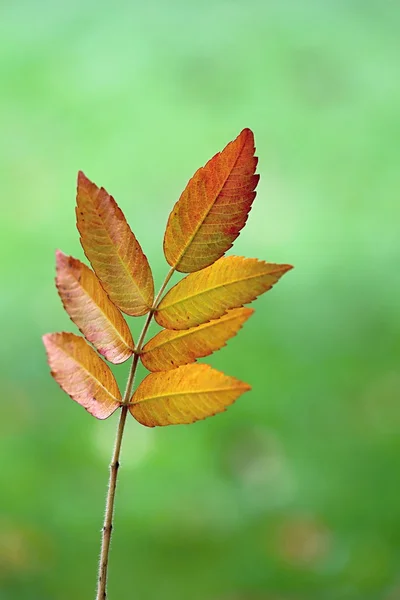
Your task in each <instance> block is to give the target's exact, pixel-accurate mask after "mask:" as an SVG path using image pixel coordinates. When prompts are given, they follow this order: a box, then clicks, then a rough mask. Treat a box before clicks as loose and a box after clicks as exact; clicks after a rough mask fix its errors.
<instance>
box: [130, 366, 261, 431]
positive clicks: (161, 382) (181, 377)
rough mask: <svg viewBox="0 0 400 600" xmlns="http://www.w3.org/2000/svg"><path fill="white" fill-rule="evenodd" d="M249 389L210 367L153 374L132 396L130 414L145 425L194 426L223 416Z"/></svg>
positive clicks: (182, 368)
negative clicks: (190, 424)
mask: <svg viewBox="0 0 400 600" xmlns="http://www.w3.org/2000/svg"><path fill="white" fill-rule="evenodd" d="M248 390H250V386H249V385H247V384H246V383H243V382H242V381H239V380H238V379H235V378H234V377H228V376H227V375H224V374H223V373H220V372H219V371H216V370H215V369H212V368H211V367H210V366H209V365H204V364H194V365H185V366H183V367H178V368H177V369H173V370H171V371H161V372H159V373H150V375H148V376H147V377H146V378H145V379H144V380H143V381H142V383H141V384H140V385H139V387H138V389H137V390H136V391H135V393H134V394H133V396H132V400H131V404H130V405H129V410H130V411H131V413H132V415H133V416H134V418H135V419H136V420H137V421H139V423H142V425H146V426H147V427H155V426H157V425H179V424H185V423H186V424H187V423H194V422H195V421H198V420H200V419H205V418H206V417H211V416H212V415H215V414H216V413H219V412H222V411H224V410H225V409H226V407H227V406H229V405H230V404H232V403H233V402H234V401H235V400H236V399H237V398H238V397H239V396H240V395H241V394H243V393H244V392H246V391H248Z"/></svg>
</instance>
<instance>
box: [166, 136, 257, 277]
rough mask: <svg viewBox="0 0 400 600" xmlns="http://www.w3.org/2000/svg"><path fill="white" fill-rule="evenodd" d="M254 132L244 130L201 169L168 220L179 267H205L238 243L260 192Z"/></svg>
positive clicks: (171, 259)
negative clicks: (256, 171) (256, 173)
mask: <svg viewBox="0 0 400 600" xmlns="http://www.w3.org/2000/svg"><path fill="white" fill-rule="evenodd" d="M254 151H255V148H254V136H253V132H252V131H250V129H243V131H242V132H241V133H240V135H239V136H238V137H237V138H236V139H235V140H234V141H233V142H230V143H229V144H228V145H227V146H226V147H225V148H224V150H222V152H219V153H218V154H216V155H215V156H214V157H213V158H212V159H211V160H209V161H208V163H207V164H206V165H205V166H204V167H202V168H201V169H199V170H198V171H196V173H195V174H194V176H193V177H192V179H191V180H190V181H189V183H188V184H187V186H186V189H185V190H184V192H183V193H182V195H181V197H180V198H179V200H178V202H177V203H176V204H175V206H174V208H173V209H172V212H171V214H170V216H169V219H168V224H167V230H166V232H165V237H164V253H165V257H166V259H167V261H168V263H169V264H170V265H171V267H174V268H175V269H176V270H177V271H181V272H182V273H191V272H192V271H199V270H200V269H203V268H204V267H207V266H208V265H211V264H212V263H213V262H214V261H216V260H217V259H218V258H220V257H221V256H222V255H223V254H225V252H226V251H227V250H228V249H229V248H230V247H231V246H232V244H233V242H234V240H235V239H236V238H237V236H238V235H239V232H240V230H241V229H242V227H243V226H244V224H245V223H246V221H247V215H248V213H249V210H250V208H251V205H252V203H253V200H254V198H255V196H256V193H255V191H254V190H255V188H256V185H257V183H258V179H259V175H255V174H254V173H255V170H256V166H257V158H256V157H255V156H254Z"/></svg>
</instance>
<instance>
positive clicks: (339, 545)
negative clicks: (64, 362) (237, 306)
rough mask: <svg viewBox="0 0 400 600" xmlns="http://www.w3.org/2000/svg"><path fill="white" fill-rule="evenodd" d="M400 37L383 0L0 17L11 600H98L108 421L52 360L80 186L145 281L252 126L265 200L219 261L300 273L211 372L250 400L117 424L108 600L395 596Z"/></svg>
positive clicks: (395, 9)
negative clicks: (124, 221)
mask: <svg viewBox="0 0 400 600" xmlns="http://www.w3.org/2000/svg"><path fill="white" fill-rule="evenodd" d="M399 17H400V4H399V3H398V2H396V1H393V2H390V1H389V0H376V1H369V0H359V1H357V0H348V1H345V0H337V1H334V0H326V1H323V0H320V1H319V2H318V1H313V0H299V1H295V0H291V1H289V0H249V1H247V2H245V1H244V0H237V1H235V0H230V1H228V0H215V1H214V2H212V1H209V0H203V2H184V1H183V0H181V1H178V0H173V1H172V2H161V1H160V0H153V1H150V2H147V3H143V2H142V3H139V2H129V1H128V0H126V1H124V0H121V1H120V2H115V3H110V4H108V3H105V2H94V1H92V0H89V1H87V2H78V1H77V0H72V1H70V2H68V3H63V2H44V1H40V0H25V1H23V0H17V1H16V2H8V3H7V4H6V3H2V5H1V8H0V81H1V91H0V128H1V131H2V134H1V142H0V155H1V156H0V170H1V171H0V172H1V197H2V200H1V202H2V219H1V229H2V231H1V237H0V244H1V257H2V292H1V295H0V302H1V306H2V309H1V317H2V327H1V328H2V339H3V342H2V344H1V393H2V396H3V400H2V403H1V412H2V416H1V418H0V431H1V450H2V466H1V470H0V488H1V492H0V507H1V515H2V517H1V522H0V570H1V585H0V590H1V591H0V597H1V600H3V599H4V600H8V599H15V600H17V599H18V600H54V599H60V600H70V599H71V598H73V599H74V600H90V599H92V598H94V590H95V579H96V569H97V560H98V554H99V542H100V528H101V524H102V519H103V505H104V497H105V487H106V481H107V477H108V473H107V466H108V463H109V459H110V453H111V447H112V443H113V438H114V431H115V428H116V422H117V417H116V415H114V416H113V417H111V418H110V419H109V420H108V421H106V422H100V421H96V420H95V419H94V418H92V417H91V416H90V415H88V414H87V413H86V412H85V411H84V410H83V409H82V408H80V407H79V406H78V405H76V404H75V403H74V402H72V401H71V400H69V399H68V397H67V396H66V395H64V394H63V393H62V392H61V391H60V390H59V389H58V387H57V385H56V384H55V382H54V381H53V380H52V379H51V378H50V376H49V370H48V367H47V365H46V362H45V356H44V350H43V347H42V343H41V335H42V334H43V333H44V332H48V331H58V330H63V329H66V330H73V331H76V330H75V327H74V326H73V324H72V323H70V322H69V320H68V318H67V316H66V315H65V314H64V313H63V310H62V307H61V302H60V301H59V298H58V297H57V293H56V290H55V287H54V250H55V249H56V248H61V249H62V250H63V251H64V252H67V253H70V254H73V255H75V256H77V257H79V258H82V257H83V252H82V250H81V248H80V245H79V241H78V235H77V232H76V230H75V221H74V203H75V178H76V173H77V171H78V169H83V170H84V171H85V172H86V174H87V175H88V176H89V177H90V178H91V179H93V180H94V181H95V182H96V183H98V184H99V185H104V186H105V187H106V188H107V189H108V190H109V191H110V192H111V193H113V195H114V196H115V197H116V199H117V202H118V203H119V204H120V206H121V207H122V209H123V210H124V212H125V214H126V216H127V218H128V220H129V222H130V224H131V226H132V229H133V230H134V232H135V233H136V234H137V236H138V238H139V240H140V242H141V244H142V246H143V248H144V251H145V252H146V254H147V256H148V258H149V260H150V263H151V265H152V267H153V270H154V274H155V279H156V285H159V284H160V282H161V281H162V279H163V277H164V274H165V273H166V268H167V265H166V263H165V260H164V257H163V254H162V236H163V232H164V227H165V223H166V219H167V216H168V214H169V211H170V209H171V208H172V205H173V203H174V202H175V201H176V199H177V198H178V196H179V194H180V192H181V191H182V189H183V188H184V186H185V185H186V182H187V180H188V179H189V177H190V176H191V175H192V174H193V172H194V171H195V170H196V169H197V168H198V167H199V166H201V165H202V164H204V163H205V162H206V160H208V158H210V157H211V156H212V155H213V154H214V153H215V152H216V151H218V150H220V149H222V148H223V147H224V146H225V144H226V143H227V142H228V141H229V140H231V139H232V138H234V137H235V136H236V135H237V134H238V133H239V131H240V130H241V129H242V128H243V127H251V128H252V129H253V130H254V132H255V136H256V144H257V154H258V156H259V172H260V174H261V180H260V184H259V187H258V196H257V199H256V202H255V205H254V208H253V210H252V212H251V215H250V218H249V221H248V224H247V227H246V228H245V230H244V231H243V233H242V234H241V236H240V238H239V239H238V240H237V242H236V243H235V246H234V252H235V253H236V254H239V255H246V256H255V257H259V258H263V259H266V260H269V261H276V262H289V263H292V264H294V265H295V269H294V271H292V272H290V273H289V274H288V275H287V276H286V277H285V278H284V279H283V280H282V281H281V282H280V283H279V285H278V286H277V287H276V288H275V289H274V290H273V291H271V292H270V293H269V294H267V295H266V296H264V297H262V298H261V299H260V300H258V301H257V302H256V303H254V307H255V308H256V314H255V315H254V316H253V317H252V319H251V320H250V321H249V322H248V323H247V324H246V326H245V328H244V329H243V331H241V332H240V335H239V336H238V337H236V338H235V339H233V340H232V341H231V342H229V345H228V347H227V348H225V349H224V350H223V351H221V352H220V353H218V354H216V355H215V356H213V357H212V358H211V360H210V361H209V362H211V364H213V365H214V366H215V367H217V368H219V369H222V370H224V371H226V372H227V373H228V374H231V375H234V376H237V377H239V378H241V379H244V380H245V381H248V382H250V383H251V384H252V386H253V391H252V392H251V393H250V394H246V395H245V396H244V397H243V398H241V399H240V400H239V401H238V402H237V403H236V404H235V405H234V406H233V407H232V408H230V409H229V411H228V412H227V413H226V414H223V415H219V416H217V417H215V418H213V419H209V420H207V421H204V422H200V423H197V424H195V425H191V426H182V427H167V428H164V429H162V428H158V429H154V430H151V429H146V428H144V427H141V426H140V425H138V424H137V423H135V422H134V421H133V419H131V420H130V422H129V425H128V427H127V431H126V437H125V440H124V444H123V453H122V468H121V471H120V480H119V489H118V494H117V515H116V520H115V532H114V534H115V535H114V538H113V543H112V555H111V565H110V579H109V598H110V600H120V599H127V598H129V599H133V600H136V599H140V600H154V599H159V598H163V599H166V600H168V599H171V600H172V599H173V600H181V599H182V600H187V599H190V600H300V599H301V600H378V599H379V600H380V599H382V600H396V599H398V598H400V501H399V496H400V474H399V473H400V437H399V428H400V408H399V396H400V394H399V388H400V371H399V358H400V341H399V340H400V321H399V293H400V276H399V267H398V265H399V259H400V245H399V243H398V240H399V234H398V230H399V218H400V208H399V200H398V185H399V172H398V163H399V161H398V159H399V140H400V119H399V105H400V79H399V52H400V43H399V37H398V35H399V30H400V19H399ZM176 280H177V279H176ZM176 280H175V281H176ZM141 321H142V320H140V323H139V319H138V320H137V321H135V320H133V319H131V320H130V322H131V324H132V327H133V331H134V333H135V335H136V336H137V333H138V331H139V328H140V327H141ZM115 372H116V376H117V378H118V381H119V382H120V383H121V385H124V380H125V378H126V375H127V365H124V366H121V367H119V368H117V369H115Z"/></svg>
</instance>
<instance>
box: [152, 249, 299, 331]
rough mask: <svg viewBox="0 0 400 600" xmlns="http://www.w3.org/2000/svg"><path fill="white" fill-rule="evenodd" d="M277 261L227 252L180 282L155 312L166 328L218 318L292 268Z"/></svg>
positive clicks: (183, 326) (177, 327)
mask: <svg viewBox="0 0 400 600" xmlns="http://www.w3.org/2000/svg"><path fill="white" fill-rule="evenodd" d="M291 268H292V267H291V266H290V265H277V264H273V263H266V262H264V261H260V260H257V259H256V258H243V257H242V256H224V257H223V258H220V259H219V260H218V261H217V262H216V263H214V264H213V265H211V266H210V267H207V268H206V269H203V270H202V271H199V272H198V273H192V274H190V275H188V276H187V277H185V278H184V279H182V281H180V282H179V283H177V284H176V285H175V286H174V287H173V288H171V289H170V291H169V292H167V294H166V295H165V296H164V298H163V299H162V300H161V302H160V304H159V306H158V309H157V311H156V313H155V319H156V321H157V323H159V325H161V326H162V327H166V328H167V329H187V328H189V327H194V326H196V325H200V324H201V323H206V322H207V321H209V320H210V319H216V318H218V317H220V316H222V315H223V314H225V312H226V311H227V310H229V309H231V308H236V307H238V306H242V304H247V303H248V302H251V301H252V300H254V299H255V298H257V296H259V295H260V294H262V293H264V292H266V291H267V290H269V289H271V287H272V286H273V285H274V284H275V283H276V282H277V281H278V280H279V279H280V277H282V275H283V274H284V273H286V272H287V271H289V270H290V269H291Z"/></svg>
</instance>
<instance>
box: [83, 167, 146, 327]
mask: <svg viewBox="0 0 400 600" xmlns="http://www.w3.org/2000/svg"><path fill="white" fill-rule="evenodd" d="M76 218H77V227H78V230H79V233H80V235H81V244H82V247H83V249H84V251H85V254H86V256H87V258H88V259H89V261H90V263H91V265H92V267H93V269H94V271H95V273H96V275H97V277H98V278H99V279H100V281H101V284H102V286H103V287H104V289H105V291H106V292H107V294H108V295H109V296H110V298H111V300H112V301H113V302H114V304H116V305H117V306H118V307H119V308H120V309H121V310H122V311H123V312H124V313H126V314H128V315H132V316H140V315H144V314H146V313H147V312H148V311H149V310H150V308H151V306H152V303H153V298H154V283H153V276H152V273H151V270H150V266H149V263H148V261H147V258H146V256H145V255H144V254H143V251H142V249H141V247H140V245H139V243H138V241H137V239H136V237H135V236H134V234H133V233H132V231H131V229H130V227H129V225H128V223H127V222H126V219H125V217H124V214H123V212H122V211H121V209H120V208H119V207H118V205H117V203H116V202H115V200H114V198H113V197H112V196H110V195H109V194H108V193H107V192H106V190H105V189H104V188H98V187H97V186H96V185H95V184H94V183H92V182H91V181H90V180H89V179H88V178H87V177H86V176H85V175H84V174H83V173H82V172H81V171H80V172H79V174H78V191H77V207H76Z"/></svg>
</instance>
